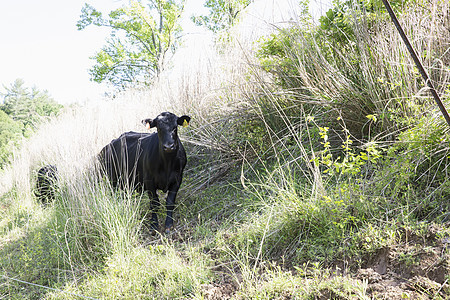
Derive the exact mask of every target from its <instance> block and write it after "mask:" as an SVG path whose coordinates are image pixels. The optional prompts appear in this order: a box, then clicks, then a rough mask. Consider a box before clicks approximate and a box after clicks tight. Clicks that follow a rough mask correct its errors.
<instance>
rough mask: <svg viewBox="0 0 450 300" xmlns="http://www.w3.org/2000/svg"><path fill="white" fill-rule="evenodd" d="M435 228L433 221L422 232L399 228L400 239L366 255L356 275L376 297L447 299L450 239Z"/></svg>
mask: <svg viewBox="0 0 450 300" xmlns="http://www.w3.org/2000/svg"><path fill="white" fill-rule="evenodd" d="M438 231H439V228H438V227H436V225H432V226H429V227H428V228H427V229H426V230H425V232H426V233H425V234H422V235H418V234H416V233H414V232H412V231H411V230H409V229H403V232H402V233H401V236H400V243H399V244H397V245H393V246H391V247H388V248H383V249H380V250H379V251H377V252H376V253H375V254H374V255H372V256H370V257H367V258H366V262H367V263H366V264H365V268H364V269H360V270H358V271H357V273H356V279H358V280H361V281H364V282H367V285H368V289H367V291H368V294H369V295H370V296H372V297H375V298H376V299H449V298H450V287H449V276H450V251H449V250H450V247H449V244H450V243H449V242H450V241H449V238H448V237H444V238H442V237H438V236H437V234H436V233H437V232H438Z"/></svg>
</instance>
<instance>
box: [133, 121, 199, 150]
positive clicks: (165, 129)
mask: <svg viewBox="0 0 450 300" xmlns="http://www.w3.org/2000/svg"><path fill="white" fill-rule="evenodd" d="M190 120H191V118H190V117H189V116H181V117H177V116H176V115H174V114H173V113H170V112H163V113H161V114H160V115H159V116H157V117H156V118H154V119H145V120H142V123H143V124H144V125H145V126H146V127H147V129H150V128H154V127H156V129H157V130H158V138H159V144H160V145H161V147H162V149H163V150H164V152H168V153H170V152H174V151H176V150H177V149H178V142H179V139H178V135H177V128H178V126H179V125H182V126H187V125H188V124H189V121H190Z"/></svg>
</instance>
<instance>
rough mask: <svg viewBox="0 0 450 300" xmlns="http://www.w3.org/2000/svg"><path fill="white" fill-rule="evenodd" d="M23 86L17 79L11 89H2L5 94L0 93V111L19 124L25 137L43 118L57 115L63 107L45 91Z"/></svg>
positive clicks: (22, 82) (21, 81) (20, 80)
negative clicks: (0, 101)
mask: <svg viewBox="0 0 450 300" xmlns="http://www.w3.org/2000/svg"><path fill="white" fill-rule="evenodd" d="M24 84H25V82H24V81H23V80H22V79H17V80H16V81H14V83H13V84H11V87H4V88H5V89H6V92H5V93H0V96H3V98H4V100H3V104H2V105H0V110H2V111H3V112H5V113H6V114H7V115H9V117H11V118H12V119H13V120H14V121H16V122H18V123H21V128H23V134H24V135H27V132H28V131H30V130H33V129H34V128H35V127H36V125H37V124H38V123H40V122H41V121H42V119H43V118H45V117H49V116H53V115H57V114H58V113H59V111H60V110H61V108H62V107H63V106H62V105H61V104H58V103H57V102H56V101H55V100H53V99H52V98H51V97H50V95H49V94H48V92H47V91H40V90H38V89H37V88H36V87H32V88H27V87H25V86H24Z"/></svg>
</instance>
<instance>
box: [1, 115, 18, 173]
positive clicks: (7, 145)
mask: <svg viewBox="0 0 450 300" xmlns="http://www.w3.org/2000/svg"><path fill="white" fill-rule="evenodd" d="M21 137H22V125H21V124H20V123H19V122H15V121H14V120H13V119H12V118H11V117H10V116H8V115H7V114H6V113H5V112H4V111H2V110H0V169H2V168H3V167H4V165H5V164H7V163H8V162H9V157H10V155H11V150H12V147H13V146H15V145H16V142H17V141H18V140H19V139H20V138H21Z"/></svg>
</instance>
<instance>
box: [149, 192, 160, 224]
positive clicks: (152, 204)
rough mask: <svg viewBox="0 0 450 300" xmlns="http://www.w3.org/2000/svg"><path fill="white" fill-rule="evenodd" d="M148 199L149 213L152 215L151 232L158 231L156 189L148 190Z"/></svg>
mask: <svg viewBox="0 0 450 300" xmlns="http://www.w3.org/2000/svg"><path fill="white" fill-rule="evenodd" d="M148 198H149V199H150V211H151V214H152V218H151V221H150V226H151V229H152V230H155V231H158V227H159V223H158V214H157V210H158V207H159V199H158V194H157V193H156V189H149V190H148Z"/></svg>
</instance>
